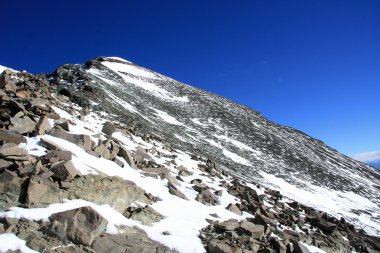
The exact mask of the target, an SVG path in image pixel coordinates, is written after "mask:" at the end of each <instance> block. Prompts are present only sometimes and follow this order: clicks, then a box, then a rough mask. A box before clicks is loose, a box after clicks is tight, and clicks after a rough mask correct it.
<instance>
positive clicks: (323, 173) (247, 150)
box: [0, 57, 380, 252]
mask: <svg viewBox="0 0 380 253" xmlns="http://www.w3.org/2000/svg"><path fill="white" fill-rule="evenodd" d="M0 88H1V94H0V96H1V107H0V111H1V115H0V118H1V126H2V130H1V132H0V140H1V144H2V146H1V147H0V164H1V167H0V172H1V173H0V192H1V198H0V217H1V219H0V233H1V234H0V252H7V251H15V250H21V251H22V252H35V251H38V252H176V251H177V252H205V251H208V252H264V251H265V252H268V251H269V252H273V251H275V252H323V251H326V252H347V251H357V252H376V250H377V251H379V250H380V245H379V243H380V241H379V238H378V237H376V236H373V235H378V234H379V219H378V218H379V213H380V212H379V194H378V193H377V192H378V189H379V185H380V184H379V178H380V174H379V172H378V171H375V170H374V169H373V168H371V167H368V166H366V165H364V164H361V163H359V162H356V161H354V160H352V159H350V158H348V157H345V156H343V155H341V154H339V153H337V152H336V151H334V150H332V149H330V148H329V147H327V146H325V145H324V144H323V143H322V142H320V141H318V140H315V139H312V138H311V137H309V136H307V135H305V134H303V133H300V132H298V131H296V130H294V129H291V128H288V127H283V126H279V125H277V124H275V123H273V122H270V121H268V120H266V119H265V118H263V117H262V116H261V115H260V114H259V113H257V112H254V111H252V110H251V109H249V108H246V107H244V106H241V105H237V104H235V103H233V102H231V101H229V100H227V99H225V98H221V97H218V96H216V95H213V94H210V93H207V92H205V91H202V90H199V89H196V88H193V87H190V86H187V85H184V84H181V83H178V82H176V81H174V80H172V79H170V78H167V77H164V76H162V75H160V74H157V73H155V72H152V71H149V70H146V69H143V68H141V67H138V66H136V65H134V64H132V63H130V62H128V61H125V60H122V59H119V58H114V57H112V58H97V59H95V60H92V61H89V62H88V63H86V65H85V66H81V65H63V66H61V67H60V68H58V69H57V71H56V72H55V73H53V74H51V75H48V76H44V75H31V74H28V73H15V72H12V71H8V70H5V71H4V72H3V73H2V74H1V76H0ZM275 188H277V189H280V190H281V191H278V190H276V189H275ZM295 200H298V202H297V201H295ZM322 201H323V202H322ZM316 207H319V210H318V209H316ZM363 229H364V230H363ZM368 233H369V234H368ZM370 234H371V235H370Z"/></svg>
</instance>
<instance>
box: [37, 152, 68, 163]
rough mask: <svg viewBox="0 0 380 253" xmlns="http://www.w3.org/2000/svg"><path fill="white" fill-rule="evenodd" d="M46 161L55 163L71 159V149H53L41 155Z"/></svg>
mask: <svg viewBox="0 0 380 253" xmlns="http://www.w3.org/2000/svg"><path fill="white" fill-rule="evenodd" d="M41 159H43V160H44V161H45V162H49V163H53V162H58V161H70V160H71V159H72V153H71V151H61V150H53V151H51V152H50V153H47V154H46V155H44V156H43V157H41Z"/></svg>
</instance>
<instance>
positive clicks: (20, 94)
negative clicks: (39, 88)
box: [16, 90, 30, 98]
mask: <svg viewBox="0 0 380 253" xmlns="http://www.w3.org/2000/svg"><path fill="white" fill-rule="evenodd" d="M16 96H17V97H18V98H26V97H29V96H30V91H27V90H21V91H19V92H17V93H16Z"/></svg>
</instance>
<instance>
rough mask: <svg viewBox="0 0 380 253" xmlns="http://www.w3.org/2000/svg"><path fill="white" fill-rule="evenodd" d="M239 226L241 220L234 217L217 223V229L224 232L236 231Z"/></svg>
mask: <svg viewBox="0 0 380 253" xmlns="http://www.w3.org/2000/svg"><path fill="white" fill-rule="evenodd" d="M238 227H240V224H239V222H238V221H237V220H234V219H230V220H226V221H223V222H219V223H216V224H215V228H216V229H217V230H220V231H222V232H224V231H234V230H236V229H237V228H238Z"/></svg>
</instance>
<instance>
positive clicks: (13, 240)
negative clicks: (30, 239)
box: [0, 233, 38, 253]
mask: <svg viewBox="0 0 380 253" xmlns="http://www.w3.org/2000/svg"><path fill="white" fill-rule="evenodd" d="M8 250H10V251H12V252H13V251H17V250H20V251H21V252H22V253H38V251H35V250H32V249H30V248H29V247H27V246H26V241H24V240H21V239H20V238H18V237H17V236H16V235H15V234H12V233H4V234H1V235H0V252H9V251H8Z"/></svg>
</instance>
